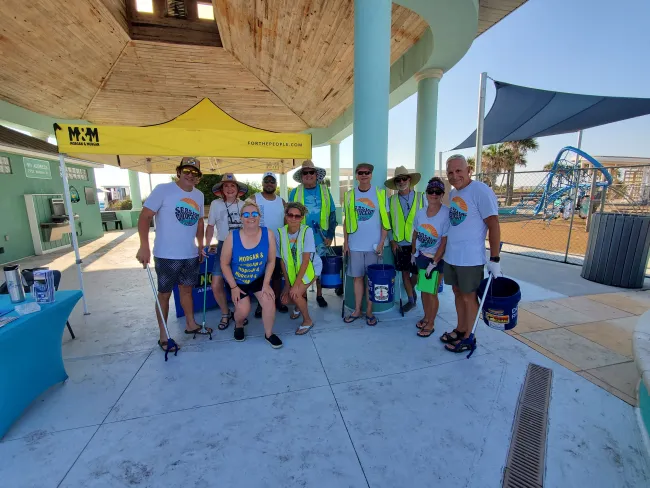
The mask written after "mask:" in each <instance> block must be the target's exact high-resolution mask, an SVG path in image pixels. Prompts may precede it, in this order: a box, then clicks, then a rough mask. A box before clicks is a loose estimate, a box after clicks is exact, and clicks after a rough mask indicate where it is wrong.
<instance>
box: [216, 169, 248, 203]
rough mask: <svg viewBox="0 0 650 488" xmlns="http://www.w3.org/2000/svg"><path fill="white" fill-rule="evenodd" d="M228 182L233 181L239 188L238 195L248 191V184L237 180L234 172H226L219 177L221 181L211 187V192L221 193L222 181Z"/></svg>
mask: <svg viewBox="0 0 650 488" xmlns="http://www.w3.org/2000/svg"><path fill="white" fill-rule="evenodd" d="M228 182H230V183H235V184H236V185H237V187H238V188H239V195H238V196H240V197H241V196H242V195H244V194H245V193H246V192H247V191H248V185H245V184H244V183H240V182H238V181H237V178H235V175H234V174H232V173H226V174H224V175H223V176H222V177H221V181H220V182H219V183H217V184H216V185H214V186H213V187H212V193H214V194H215V195H217V194H218V193H221V187H223V184H224V183H228Z"/></svg>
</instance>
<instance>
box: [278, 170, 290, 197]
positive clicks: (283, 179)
mask: <svg viewBox="0 0 650 488" xmlns="http://www.w3.org/2000/svg"><path fill="white" fill-rule="evenodd" d="M280 196H281V197H282V198H284V201H285V202H286V201H287V200H289V190H288V186H287V174H286V173H283V174H281V175H280Z"/></svg>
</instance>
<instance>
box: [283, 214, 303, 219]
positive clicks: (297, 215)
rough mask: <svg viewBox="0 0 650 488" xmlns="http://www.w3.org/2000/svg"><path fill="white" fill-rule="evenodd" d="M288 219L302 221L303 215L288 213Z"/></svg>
mask: <svg viewBox="0 0 650 488" xmlns="http://www.w3.org/2000/svg"><path fill="white" fill-rule="evenodd" d="M285 215H286V216H287V218H288V219H302V215H300V214H295V213H288V214H285Z"/></svg>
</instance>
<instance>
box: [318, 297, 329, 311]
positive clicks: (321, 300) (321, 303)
mask: <svg viewBox="0 0 650 488" xmlns="http://www.w3.org/2000/svg"><path fill="white" fill-rule="evenodd" d="M316 301H317V302H318V306H319V307H320V308H324V307H327V302H326V301H325V299H324V298H323V297H322V296H318V297H316Z"/></svg>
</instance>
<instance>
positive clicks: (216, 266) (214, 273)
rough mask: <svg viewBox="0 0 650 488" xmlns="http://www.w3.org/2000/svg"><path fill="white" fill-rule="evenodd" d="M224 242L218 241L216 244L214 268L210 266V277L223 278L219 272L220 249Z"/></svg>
mask: <svg viewBox="0 0 650 488" xmlns="http://www.w3.org/2000/svg"><path fill="white" fill-rule="evenodd" d="M223 243H224V241H219V242H218V243H217V253H216V256H215V258H214V266H212V276H223V273H222V272H221V248H222V247H223Z"/></svg>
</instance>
